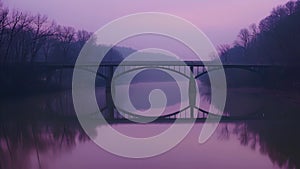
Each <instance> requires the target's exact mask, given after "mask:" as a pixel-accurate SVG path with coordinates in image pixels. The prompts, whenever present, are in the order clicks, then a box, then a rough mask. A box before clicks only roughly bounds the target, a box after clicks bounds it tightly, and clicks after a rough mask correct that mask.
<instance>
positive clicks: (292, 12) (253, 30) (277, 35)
mask: <svg viewBox="0 0 300 169" xmlns="http://www.w3.org/2000/svg"><path fill="white" fill-rule="evenodd" d="M299 21H300V0H297V1H289V2H287V3H286V4H285V5H279V6H277V7H275V8H274V9H273V10H272V12H271V14H270V15H269V16H267V17H266V18H264V19H263V20H261V21H260V23H259V24H258V25H257V24H251V25H250V26H249V28H244V29H241V30H240V32H239V34H238V36H237V40H236V41H235V42H234V43H233V44H232V45H229V44H225V45H220V46H219V52H220V56H221V58H222V61H223V62H229V63H230V62H231V63H237V62H239V63H254V64H263V63H268V64H284V65H290V64H298V63H299V61H300V46H299V44H300V43H299V41H300V22H299Z"/></svg>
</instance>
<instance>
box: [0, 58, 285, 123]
mask: <svg viewBox="0 0 300 169" xmlns="http://www.w3.org/2000/svg"><path fill="white" fill-rule="evenodd" d="M16 67H18V70H27V71H30V70H32V71H33V72H39V76H40V77H39V78H45V79H46V80H47V79H51V76H53V74H55V72H57V71H61V70H70V71H73V69H74V65H73V64H29V65H6V68H5V69H6V70H7V71H11V72H13V71H15V70H16ZM95 67H96V68H98V71H96V72H91V73H95V74H96V75H97V80H100V81H101V80H102V81H104V83H105V99H104V98H101V100H102V102H103V100H105V101H104V103H105V105H99V107H100V111H101V112H103V114H105V118H106V119H107V120H108V121H110V122H127V120H126V119H130V118H139V117H141V116H140V115H137V114H135V112H128V111H125V110H124V111H123V112H120V110H122V108H118V109H116V105H115V104H114V102H113V99H112V91H115V88H114V87H115V86H114V85H112V80H113V78H117V77H120V76H126V74H128V73H131V72H134V71H137V70H147V69H152V70H153V69H156V70H157V69H158V70H163V71H170V72H173V73H177V74H179V75H181V76H182V77H184V78H186V79H187V81H188V86H187V87H186V92H187V93H189V98H188V105H187V106H185V107H184V108H183V109H181V110H178V109H177V110H173V111H170V110H169V111H168V112H167V113H165V114H163V115H161V116H160V117H158V118H157V120H156V122H158V121H159V122H167V121H172V120H174V119H177V118H181V119H186V120H189V119H193V118H196V119H197V120H200V121H201V120H205V119H206V118H207V117H208V115H213V116H218V115H216V114H212V113H211V112H209V111H208V110H207V109H204V108H202V107H198V106H197V104H196V93H195V92H196V91H197V86H198V87H199V86H200V88H198V89H199V90H200V91H201V87H203V85H199V83H200V78H201V77H206V78H207V76H206V75H207V74H208V73H213V72H217V71H219V70H225V71H227V70H231V69H238V70H244V71H248V72H252V73H254V74H256V75H257V76H258V77H259V78H260V80H258V81H263V80H264V79H265V78H266V73H265V72H268V71H270V70H271V71H274V70H276V71H280V70H284V69H285V68H286V66H284V65H269V64H224V65H217V64H215V63H214V62H196V61H185V62H176V61H159V62H157V61H147V62H144V61H143V62H141V61H127V62H122V64H121V65H120V62H103V63H101V65H100V66H98V65H93V64H90V65H78V66H77V68H78V69H81V70H84V71H91V70H92V69H91V68H95ZM289 67H291V66H289ZM117 68H118V70H123V71H121V72H118V74H116V75H115V76H113V75H114V73H115V70H116V69H117ZM93 70H94V69H93ZM150 73H151V72H150ZM97 80H96V83H97ZM143 80H144V81H145V82H151V78H150V79H147V77H145V78H144V79H142V80H141V81H143ZM160 80H162V81H164V79H163V78H162V79H160ZM227 80H228V79H227ZM231 80H232V79H231ZM233 81H239V79H233ZM229 82H230V81H229ZM208 83H209V82H208ZM196 84H198V85H196ZM210 85H212V84H210ZM112 86H113V87H112ZM210 87H211V88H222V86H210ZM174 92H176V91H174ZM212 104H214V103H212ZM215 106H216V107H218V105H215ZM142 117H143V118H147V117H145V116H142ZM262 117H264V114H263V113H262V112H254V113H252V114H247V115H245V114H244V115H243V116H236V117H234V116H232V115H230V114H226V112H224V113H223V115H222V119H223V120H236V119H237V120H241V119H257V118H258V119H259V118H262Z"/></svg>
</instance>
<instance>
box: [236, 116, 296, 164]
mask: <svg viewBox="0 0 300 169" xmlns="http://www.w3.org/2000/svg"><path fill="white" fill-rule="evenodd" d="M298 131H299V125H298V124H297V122H296V121H247V122H243V123H239V124H238V125H236V126H235V129H234V131H233V133H234V134H236V135H237V136H238V138H239V140H240V143H241V144H242V145H244V146H250V147H251V148H252V149H256V148H257V146H258V145H259V147H260V152H261V153H262V154H266V155H268V156H269V158H270V159H271V161H272V162H273V163H274V164H276V165H277V166H279V167H281V168H289V169H291V168H300V147H299V142H300V135H299V134H298Z"/></svg>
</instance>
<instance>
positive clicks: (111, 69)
mask: <svg viewBox="0 0 300 169" xmlns="http://www.w3.org/2000/svg"><path fill="white" fill-rule="evenodd" d="M113 74H114V67H113V66H108V73H107V80H106V88H105V93H106V105H107V111H108V114H109V119H111V120H113V119H114V118H115V116H114V102H113V98H112V92H111V89H112V78H113Z"/></svg>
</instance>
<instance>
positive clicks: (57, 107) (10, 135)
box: [0, 92, 89, 169]
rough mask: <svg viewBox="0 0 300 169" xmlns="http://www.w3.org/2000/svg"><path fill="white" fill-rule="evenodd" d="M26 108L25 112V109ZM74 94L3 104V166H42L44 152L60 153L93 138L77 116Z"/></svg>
mask: <svg viewBox="0 0 300 169" xmlns="http://www.w3.org/2000/svg"><path fill="white" fill-rule="evenodd" d="M24 110H25V111H24ZM75 118H76V116H75V114H74V110H73V105H72V98H71V95H70V93H67V92H66V93H60V94H50V95H47V96H45V95H43V96H36V97H32V98H27V99H19V100H16V99H14V100H9V101H8V102H6V103H3V104H1V105H0V168H5V169H29V168H32V167H33V166H32V165H33V164H31V161H32V158H35V159H36V160H34V161H37V163H38V166H39V168H42V165H43V161H42V160H41V158H40V156H42V155H43V154H45V153H47V154H53V155H58V154H59V153H60V152H61V151H69V150H71V149H73V148H74V147H75V146H76V144H77V143H78V142H85V141H87V140H88V139H89V138H88V136H87V135H86V134H85V132H84V131H83V130H82V128H81V127H80V125H79V123H78V122H77V120H76V119H75Z"/></svg>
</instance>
